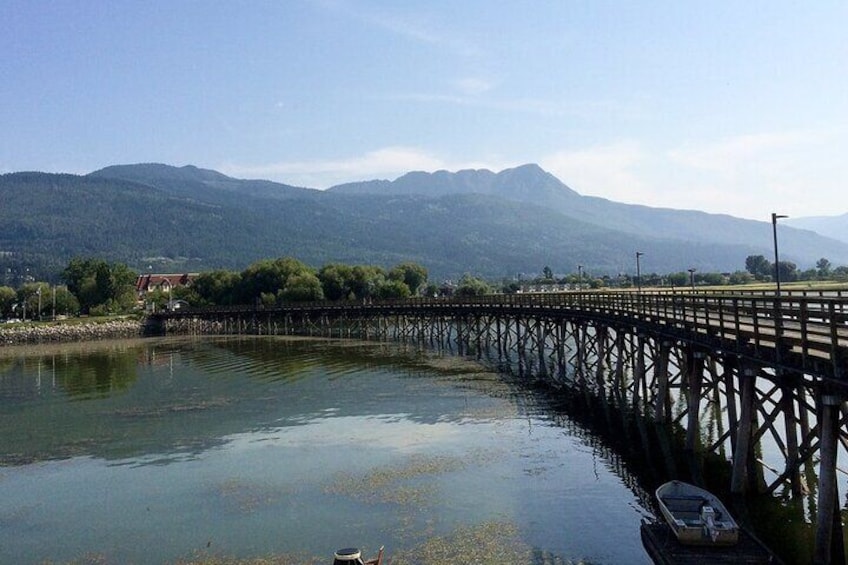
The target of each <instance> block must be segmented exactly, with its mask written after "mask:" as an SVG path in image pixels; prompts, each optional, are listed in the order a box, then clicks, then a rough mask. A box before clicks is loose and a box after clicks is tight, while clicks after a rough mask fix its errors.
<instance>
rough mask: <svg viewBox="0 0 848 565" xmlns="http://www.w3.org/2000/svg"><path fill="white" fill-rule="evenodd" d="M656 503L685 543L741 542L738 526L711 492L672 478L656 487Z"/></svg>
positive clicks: (722, 543)
mask: <svg viewBox="0 0 848 565" xmlns="http://www.w3.org/2000/svg"><path fill="white" fill-rule="evenodd" d="M657 502H658V503H659V506H660V511H661V512H662V515H663V518H665V521H666V522H667V523H668V525H669V526H670V527H671V529H672V531H673V532H674V535H675V536H677V540H678V541H679V542H680V543H682V544H686V545H733V544H735V543H736V542H738V541H739V525H738V524H737V523H736V520H734V519H733V517H732V516H731V515H730V513H729V512H728V511H727V508H725V507H724V504H722V503H721V501H720V500H719V499H718V497H717V496H715V495H714V494H712V493H711V492H708V491H706V490H704V489H702V488H698V487H696V486H694V485H690V484H688V483H684V482H682V481H670V482H667V483H665V484H664V485H662V486H661V487H660V488H658V489H657Z"/></svg>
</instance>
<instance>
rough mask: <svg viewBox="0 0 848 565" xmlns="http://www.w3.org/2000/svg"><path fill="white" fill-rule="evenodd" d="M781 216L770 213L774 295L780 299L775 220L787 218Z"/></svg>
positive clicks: (778, 258)
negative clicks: (772, 240) (772, 239)
mask: <svg viewBox="0 0 848 565" xmlns="http://www.w3.org/2000/svg"><path fill="white" fill-rule="evenodd" d="M788 217H789V216H784V215H782V214H775V213H774V212H772V213H771V233H772V237H773V238H774V282H775V284H776V285H777V288H776V295H777V296H778V297H780V257H779V256H778V253H777V220H779V219H781V218H788Z"/></svg>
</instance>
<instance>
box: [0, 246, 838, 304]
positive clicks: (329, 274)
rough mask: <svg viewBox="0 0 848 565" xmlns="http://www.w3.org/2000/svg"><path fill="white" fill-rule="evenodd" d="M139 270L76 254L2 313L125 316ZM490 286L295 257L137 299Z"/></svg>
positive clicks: (824, 271) (701, 276) (720, 281)
mask: <svg viewBox="0 0 848 565" xmlns="http://www.w3.org/2000/svg"><path fill="white" fill-rule="evenodd" d="M778 270H779V276H780V280H781V281H784V282H792V281H799V280H837V281H848V266H841V267H836V268H834V267H833V266H832V265H831V263H830V261H828V260H827V259H825V258H822V259H819V260H818V261H817V263H816V267H815V269H808V270H805V271H800V270H798V268H797V267H796V265H795V264H794V263H791V262H788V261H781V262H780V263H779V265H778ZM774 274H775V269H774V264H773V263H771V262H770V261H769V260H768V259H766V258H765V257H764V256H763V255H750V256H748V257H747V258H746V260H745V270H744V271H742V270H739V271H736V272H733V273H698V272H696V271H695V269H691V270H687V271H680V272H676V273H667V274H665V275H658V274H656V273H645V274H642V275H641V277H642V278H641V281H638V282H637V281H636V278H635V276H633V275H630V274H620V275H618V276H617V277H616V276H610V275H602V276H592V275H590V274H588V273H586V272H585V271H583V272H578V273H576V274H575V273H572V274H568V275H566V276H563V277H560V278H557V277H555V276H554V274H553V271H552V269H550V267H547V266H546V267H545V268H544V269H543V270H542V274H541V276H540V277H535V278H532V279H528V280H527V281H526V282H532V283H535V284H549V283H559V284H566V285H569V286H570V287H571V288H577V287H578V286H580V287H581V288H605V287H609V288H614V287H632V286H635V285H636V284H641V285H642V286H663V287H668V286H671V287H679V288H684V287H686V286H688V285H711V286H715V285H728V284H730V285H736V284H746V283H751V282H755V281H761V282H772V281H773V280H774ZM137 279H138V273H137V272H135V271H133V270H132V269H130V268H129V267H127V266H126V265H125V264H123V263H109V262H107V261H105V260H103V259H96V258H80V257H77V258H74V259H71V261H70V262H69V263H68V265H67V266H66V267H65V268H64V270H63V271H62V273H61V280H62V281H63V283H64V284H63V285H52V284H50V283H47V282H38V281H35V280H29V279H26V280H24V281H23V283H22V284H20V285H19V286H18V287H17V288H12V287H10V286H0V318H17V319H27V320H39V319H46V318H51V317H55V316H73V315H78V314H88V315H105V314H125V313H130V312H133V311H136V310H138V307H139V299H140V297H139V294H138V291H137V289H136V288H135V284H136V281H137ZM521 286H522V285H521V283H520V281H518V282H517V281H515V280H510V281H503V283H502V285H501V286H500V287H499V288H498V290H500V291H501V292H507V293H509V292H518V291H519V290H521ZM495 290H496V287H495V286H494V285H491V284H490V283H488V282H486V281H484V280H482V279H480V278H477V277H475V276H472V275H469V274H466V275H464V276H463V277H462V278H461V279H460V280H459V281H458V282H457V283H456V284H452V285H437V284H435V283H433V282H431V281H429V280H428V272H427V269H426V268H425V267H423V266H421V265H419V264H417V263H414V262H403V263H400V264H398V265H395V266H394V267H391V268H389V269H384V268H382V267H379V266H374V265H347V264H343V263H329V264H326V265H324V266H322V267H320V268H318V269H315V268H313V267H310V266H309V265H307V264H305V263H303V262H302V261H300V260H298V259H295V258H293V257H280V258H277V259H263V260H260V261H257V262H255V263H253V264H251V265H250V266H248V267H247V268H246V269H244V270H242V271H230V270H214V271H208V272H204V273H200V274H199V275H198V276H197V277H195V278H194V280H193V282H192V284H191V285H189V286H175V287H173V288H171V289H170V290H168V291H166V290H164V289H157V290H154V291H152V292H150V293H148V294H147V295H145V296H144V297H143V299H144V301H145V302H146V303H147V306H148V307H151V308H165V307H168V305H169V303H170V302H171V301H173V300H184V301H185V302H187V303H188V304H189V305H191V306H229V305H243V304H253V305H255V306H260V305H261V306H264V307H272V306H275V305H282V304H286V303H292V302H305V301H320V300H329V301H338V300H371V299H375V300H380V299H390V298H407V297H410V296H438V295H443V294H447V293H450V294H453V295H459V296H463V295H464V296H474V295H482V294H488V293H491V292H494V291H495Z"/></svg>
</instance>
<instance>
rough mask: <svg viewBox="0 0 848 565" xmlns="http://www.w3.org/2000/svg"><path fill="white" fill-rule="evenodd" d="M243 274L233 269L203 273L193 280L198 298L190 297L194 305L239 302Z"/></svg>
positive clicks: (224, 304) (220, 304) (221, 304)
mask: <svg viewBox="0 0 848 565" xmlns="http://www.w3.org/2000/svg"><path fill="white" fill-rule="evenodd" d="M240 286H241V275H240V274H239V273H236V272H233V271H225V270H216V271H209V272H207V273H201V274H200V275H198V276H197V277H196V278H195V279H194V281H193V282H192V285H191V288H192V290H193V291H194V293H195V296H196V298H193V299H190V300H189V303H190V304H192V305H193V306H209V305H218V306H229V305H232V304H236V303H237V302H238V290H239V287H240Z"/></svg>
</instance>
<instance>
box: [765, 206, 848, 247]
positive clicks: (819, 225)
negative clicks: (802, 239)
mask: <svg viewBox="0 0 848 565" xmlns="http://www.w3.org/2000/svg"><path fill="white" fill-rule="evenodd" d="M780 221H781V222H782V223H784V224H786V225H789V226H792V227H795V228H799V229H806V230H811V231H814V232H816V233H819V234H821V235H823V236H825V237H832V238H833V239H838V240H839V241H844V242H846V243H848V213H845V214H841V215H839V216H807V217H802V218H785V219H782V220H780Z"/></svg>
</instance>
